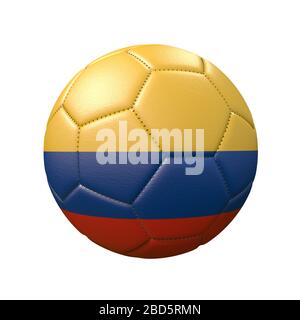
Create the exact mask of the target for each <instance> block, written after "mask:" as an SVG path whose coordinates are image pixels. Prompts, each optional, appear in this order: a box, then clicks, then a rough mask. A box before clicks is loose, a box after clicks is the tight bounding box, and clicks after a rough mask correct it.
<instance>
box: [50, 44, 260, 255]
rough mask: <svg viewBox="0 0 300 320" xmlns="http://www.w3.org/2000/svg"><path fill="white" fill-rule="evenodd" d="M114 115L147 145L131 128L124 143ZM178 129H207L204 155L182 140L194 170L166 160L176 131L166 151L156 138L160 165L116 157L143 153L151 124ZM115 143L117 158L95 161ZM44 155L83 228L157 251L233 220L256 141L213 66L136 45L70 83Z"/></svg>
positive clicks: (66, 207)
mask: <svg viewBox="0 0 300 320" xmlns="http://www.w3.org/2000/svg"><path fill="white" fill-rule="evenodd" d="M120 123H126V126H127V131H128V130H129V131H130V130H131V132H133V131H134V130H135V129H139V130H140V131H141V130H144V132H145V134H144V137H145V136H146V140H147V141H146V142H149V144H146V147H145V144H144V145H143V148H142V150H140V151H141V152H135V151H134V150H136V149H135V148H136V145H137V141H135V140H134V139H133V138H132V136H131V139H130V137H129V138H128V141H125V143H122V144H121V138H122V137H123V138H124V134H122V133H120V130H121V129H120V126H119V124H120ZM175 128H176V130H181V131H182V132H187V131H185V130H187V129H189V130H190V132H192V137H195V131H196V130H197V129H201V130H203V131H202V132H204V134H203V136H204V140H203V141H202V146H203V148H202V149H203V150H202V153H201V150H200V149H201V148H198V147H197V146H196V145H195V144H194V143H192V144H190V145H189V148H188V151H190V153H189V157H190V159H194V160H199V161H200V160H201V159H202V163H203V168H202V169H203V170H200V171H201V172H200V171H199V172H200V173H199V174H187V173H186V166H187V164H186V163H184V162H181V163H175V161H171V159H173V160H174V159H175V158H176V154H177V153H176V152H178V148H176V147H175V144H174V141H175V139H174V140H172V141H173V142H172V143H171V144H170V145H169V146H168V150H167V151H170V152H169V154H168V153H166V152H164V151H165V150H163V149H162V147H161V140H160V138H159V139H155V144H156V146H157V150H156V151H155V152H157V153H158V154H163V156H161V157H159V161H158V162H156V163H153V162H151V161H148V162H145V161H144V162H143V161H140V162H139V161H137V162H135V163H132V162H127V163H123V162H120V161H116V158H117V159H119V158H120V157H121V155H122V154H132V153H133V154H135V155H138V154H139V155H140V154H141V153H143V154H144V153H146V154H147V152H148V151H149V152H150V149H149V145H150V144H151V143H152V144H154V143H153V141H154V133H153V132H154V130H156V131H159V130H162V129H164V130H165V129H167V130H169V131H172V130H173V129H175ZM140 131H139V132H140ZM99 132H101V134H102V133H103V132H109V133H111V132H113V133H115V134H116V137H119V138H118V139H115V138H112V141H114V142H115V146H114V148H115V149H114V150H113V149H108V151H107V152H104V151H103V149H101V150H102V151H103V152H102V151H99V150H100V149H99V148H100V147H99V146H100V144H101V142H104V141H103V139H102V138H103V136H101V134H100V136H101V137H100V138H99ZM156 138H157V137H156ZM144 140H145V139H144ZM106 142H107V141H106ZM184 146H185V145H184ZM102 147H103V145H102ZM182 148H183V149H184V150H183V149H182V151H186V149H185V147H182ZM179 149H180V148H179ZM198 149H199V150H198ZM112 151H115V154H116V155H117V157H116V158H114V161H113V162H109V161H107V162H106V163H105V161H104V163H99V161H98V160H99V157H98V156H97V154H98V152H100V153H101V152H102V153H101V154H102V155H104V154H106V155H107V154H108V153H109V152H112ZM175 151H176V152H175ZM179 151H180V150H179ZM197 151H199V156H198V153H197ZM151 152H152V149H151ZM146 158H147V157H146ZM107 159H108V158H107ZM44 161H45V169H46V173H47V178H48V183H49V186H50V188H51V191H52V193H53V195H54V197H55V199H56V201H57V203H58V205H59V206H60V208H61V209H62V211H63V213H64V214H65V216H66V217H67V218H68V219H69V221H70V222H71V223H72V224H73V225H74V226H75V227H76V228H77V229H78V230H79V231H80V232H81V233H83V234H84V235H86V236H87V237H88V238H89V239H90V240H92V241H93V242H95V243H97V244H99V245H100V246H102V247H104V248H107V249H109V250H112V251H114V252H117V253H121V254H124V255H128V256H134V257H143V258H160V257H168V256H173V255H178V254H181V253H184V252H187V251H190V250H193V249H195V248H196V247H198V246H199V245H201V244H204V243H207V242H208V241H210V240H211V239H212V238H214V237H215V236H216V235H217V234H219V233H220V232H221V231H222V230H223V229H224V228H225V227H226V226H227V225H228V224H229V223H230V222H231V221H232V219H233V218H234V217H235V216H236V214H237V213H238V211H239V210H240V208H241V207H242V205H243V204H244V202H245V200H246V198H247V196H248V194H249V192H250V189H251V186H252V182H253V180H254V176H255V171H256V164H257V139H256V131H255V127H254V123H253V119H252V116H251V113H250V111H249V109H248V107H247V105H246V103H245V101H244V100H243V98H242V96H241V95H240V94H239V92H238V91H237V89H236V88H235V87H234V85H233V84H232V83H231V82H230V80H229V79H228V78H227V77H226V76H225V75H224V74H223V73H222V72H221V71H220V70H219V69H218V68H217V67H215V66H214V65H213V64H212V63H210V62H209V61H207V60H204V59H203V58H201V57H199V56H197V55H195V54H193V53H190V52H187V51H185V50H182V49H178V48H174V47H170V46H164V45H141V46H133V47H129V48H125V49H121V50H118V51H114V52H112V53H110V54H107V55H105V56H103V57H101V58H99V59H97V60H95V61H94V62H92V63H90V64H89V65H88V66H87V67H85V68H84V69H83V70H81V71H80V72H79V73H77V74H76V75H75V77H74V78H73V79H72V80H71V81H70V82H69V84H68V85H67V86H66V88H65V89H64V90H63V92H62V93H61V95H60V96H59V98H58V100H57V102H56V103H55V105H54V108H53V110H52V112H51V114H50V117H49V121H48V124H47V130H46V135H45V145H44Z"/></svg>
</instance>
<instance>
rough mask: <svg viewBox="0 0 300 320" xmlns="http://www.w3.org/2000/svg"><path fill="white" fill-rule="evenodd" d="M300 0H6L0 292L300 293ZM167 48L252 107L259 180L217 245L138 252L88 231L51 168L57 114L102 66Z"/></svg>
mask: <svg viewBox="0 0 300 320" xmlns="http://www.w3.org/2000/svg"><path fill="white" fill-rule="evenodd" d="M297 4H299V1H287V0H285V1H274V0H273V1H257V2H256V1H253V0H252V1H228V0H227V1H212V0H210V1H199V0H196V1H191V0H185V1H174V0H172V1H153V0H152V1H141V0H139V1H132V0H131V1H112V0H110V1H87V0H86V1H29V0H27V1H1V5H0V32H1V37H0V56H1V59H0V131H1V132H0V134H1V135H0V137H1V149H0V150H1V151H0V155H1V157H0V161H1V165H0V172H1V173H0V179H1V180H0V181H1V183H0V188H1V190H0V191H1V192H0V197H1V198H0V201H1V206H0V218H1V220H0V298H28V299H31V298H38V299H44V298H57V299H60V298H70V299H72V298H83V299H88V298H91V299H123V298H127V299H136V298H140V299H142V298H145V299H148V298H149V299H150V298H169V299H175V298H178V299H189V298H193V299H211V298H216V299H221V298H226V299H232V298H238V299H243V298H258V299H260V298H300V289H299V288H300V272H299V270H300V254H299V245H300V232H299V229H300V209H299V181H300V174H299V161H300V160H299V130H300V129H299V123H300V122H299V116H300V112H299V109H300V94H299V91H300V81H299V79H300V62H299V61H300V49H299V30H300V22H299V21H300V19H299V7H298V5H297ZM145 43H160V44H170V45H174V46H178V47H182V48H184V49H187V50H190V51H194V52H196V53H198V54H200V55H202V56H203V57H205V58H207V59H208V60H211V61H212V62H214V63H215V64H216V65H217V66H219V67H220V68H221V69H222V70H223V71H224V72H225V73H226V74H227V75H228V76H229V77H230V78H231V79H232V81H233V82H234V83H235V84H236V85H237V87H238V88H239V89H240V91H241V92H242V94H243V96H244V97H245V99H246V101H247V102H248V105H249V107H250V109H251V111H252V114H253V117H254V120H255V123H256V127H257V131H258V138H259V166H258V172H257V177H256V181H255V184H254V187H253V189H252V193H251V195H250V196H249V199H248V201H247V202H246V204H245V206H244V208H243V210H242V211H241V212H240V214H239V215H238V217H237V218H236V219H235V220H234V222H233V223H232V224H231V225H230V226H229V227H228V228H227V229H226V230H225V231H224V232H223V233H222V234H221V235H219V236H218V237H217V238H216V239H215V240H213V241H212V242H210V243H209V244H207V245H205V246H203V247H200V248H198V249H197V250H196V251H193V252H191V253H187V254H184V255H181V256H177V257H174V258H168V259H158V260H143V259H134V258H127V257H124V256H121V255H118V254H114V253H111V252H109V251H107V250H105V249H102V248H100V247H98V246H96V245H95V244H93V243H92V242H90V241H89V240H88V239H86V238H85V237H83V236H82V235H81V234H80V233H79V232H77V231H76V230H75V229H74V228H73V227H72V225H71V224H70V223H69V222H68V221H67V220H66V219H65V217H64V216H63V214H62V213H61V212H60V210H59V208H58V207H57V205H56V203H55V201H54V199H53V198H52V195H51V194H50V191H49V188H48V185H47V182H46V176H45V173H44V167H43V138H44V132H45V126H46V121H47V118H48V115H49V112H50V110H51V108H52V106H53V104H54V102H55V100H56V98H57V96H58V95H59V93H60V91H61V90H62V89H63V87H64V86H65V84H66V83H67V82H68V80H69V79H70V78H71V77H72V76H73V75H74V74H75V73H76V72H77V71H78V70H79V69H80V68H82V67H83V66H85V65H86V64H87V63H88V62H90V61H91V60H93V59H95V58H97V57H98V56H101V55H103V54H105V53H107V52H109V51H112V50H114V49H118V48H121V47H125V46H129V45H133V44H145Z"/></svg>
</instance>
